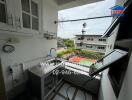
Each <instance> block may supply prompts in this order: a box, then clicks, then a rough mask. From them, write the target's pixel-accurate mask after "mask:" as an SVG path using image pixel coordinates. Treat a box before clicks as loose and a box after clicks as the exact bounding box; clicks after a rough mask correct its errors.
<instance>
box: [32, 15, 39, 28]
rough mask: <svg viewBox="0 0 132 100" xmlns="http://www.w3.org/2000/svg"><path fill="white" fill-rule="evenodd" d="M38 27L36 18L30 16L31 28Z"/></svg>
mask: <svg viewBox="0 0 132 100" xmlns="http://www.w3.org/2000/svg"><path fill="white" fill-rule="evenodd" d="M38 27H39V21H38V19H37V18H35V17H32V29H34V30H38Z"/></svg>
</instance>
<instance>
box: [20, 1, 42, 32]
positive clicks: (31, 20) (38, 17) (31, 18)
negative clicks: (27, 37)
mask: <svg viewBox="0 0 132 100" xmlns="http://www.w3.org/2000/svg"><path fill="white" fill-rule="evenodd" d="M32 2H33V3H35V4H37V13H38V14H37V16H35V15H33V14H32ZM29 6H30V7H29V12H26V11H24V10H23V9H22V0H21V13H22V15H23V13H24V14H27V15H29V16H30V28H26V27H24V25H23V16H22V26H23V28H24V29H31V30H34V31H39V30H40V29H39V24H40V21H39V20H40V16H39V3H38V2H36V1H34V0H29ZM33 18H35V19H37V20H38V26H37V28H38V29H34V28H33Z"/></svg>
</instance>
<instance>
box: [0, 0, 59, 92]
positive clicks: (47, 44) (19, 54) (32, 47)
mask: <svg viewBox="0 0 132 100" xmlns="http://www.w3.org/2000/svg"><path fill="white" fill-rule="evenodd" d="M42 7H43V8H42V15H43V16H42V18H43V19H42V22H43V25H42V27H43V31H49V32H55V33H57V25H55V24H54V23H53V21H54V20H57V18H58V15H57V8H56V6H53V5H50V4H49V3H48V2H46V1H45V0H43V3H42ZM0 33H2V31H0ZM9 37H16V38H18V39H19V41H20V42H19V43H13V44H12V45H14V46H15V51H14V52H13V53H10V54H7V53H4V52H3V51H2V50H1V47H2V45H3V43H4V42H5V40H6V39H7V38H9ZM50 48H57V41H56V40H46V39H45V38H43V37H42V35H39V34H36V35H33V36H29V37H26V36H25V37H24V36H13V35H5V34H3V35H0V57H1V60H2V69H3V73H4V79H5V85H6V91H9V90H11V89H12V77H11V75H9V72H8V68H9V66H10V65H14V64H16V63H17V64H19V63H22V62H25V61H28V60H32V59H35V58H38V57H46V55H47V54H48V53H49V50H50ZM40 61H42V60H36V61H34V62H29V63H26V64H25V67H26V68H29V67H31V66H33V65H36V64H37V63H39V62H40ZM15 73H16V74H14V75H15V76H14V77H15V78H16V79H18V83H17V84H16V85H20V84H21V83H22V82H23V78H22V77H23V76H22V70H21V68H20V67H19V66H18V69H17V71H16V72H15ZM20 73H21V75H20Z"/></svg>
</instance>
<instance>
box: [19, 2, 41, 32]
mask: <svg viewBox="0 0 132 100" xmlns="http://www.w3.org/2000/svg"><path fill="white" fill-rule="evenodd" d="M21 3H22V19H23V27H24V28H30V29H34V30H39V17H38V4H37V3H35V2H33V1H32V0H21Z"/></svg>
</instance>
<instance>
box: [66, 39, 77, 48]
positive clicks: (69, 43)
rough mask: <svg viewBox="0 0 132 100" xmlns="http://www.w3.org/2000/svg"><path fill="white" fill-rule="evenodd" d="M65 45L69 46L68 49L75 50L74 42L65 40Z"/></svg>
mask: <svg viewBox="0 0 132 100" xmlns="http://www.w3.org/2000/svg"><path fill="white" fill-rule="evenodd" d="M64 44H65V45H66V46H67V48H74V47H75V45H74V41H73V40H70V39H64Z"/></svg>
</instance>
